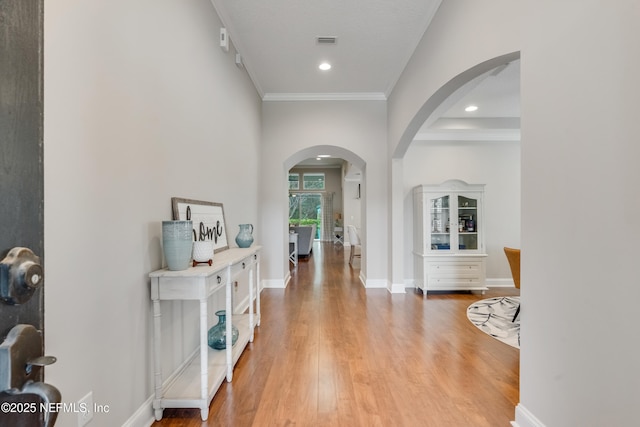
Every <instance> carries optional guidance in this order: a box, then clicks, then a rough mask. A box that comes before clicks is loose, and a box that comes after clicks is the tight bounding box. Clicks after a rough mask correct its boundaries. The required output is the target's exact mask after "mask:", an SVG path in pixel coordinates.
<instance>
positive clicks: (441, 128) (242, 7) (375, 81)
mask: <svg viewBox="0 0 640 427" xmlns="http://www.w3.org/2000/svg"><path fill="white" fill-rule="evenodd" d="M441 1H442V0H350V1H345V0H321V1H318V0H317V1H304V0H268V1H265V0H211V2H212V4H213V5H214V7H215V8H216V10H217V12H218V14H219V15H220V18H221V20H222V22H223V25H224V26H225V28H226V30H227V32H228V35H229V39H230V40H231V44H232V46H233V49H231V50H230V51H229V54H234V55H235V53H239V54H240V56H241V58H242V66H244V67H245V69H246V71H247V72H248V74H249V76H250V77H251V79H252V81H253V82H254V84H255V86H256V88H257V90H258V92H259V93H260V95H261V96H262V98H263V99H264V100H265V101H269V100H296V99H300V100H303V99H380V100H384V99H386V98H387V96H388V95H389V94H390V93H391V91H392V90H393V87H394V85H395V83H396V82H397V80H398V78H399V77H400V74H401V73H402V71H403V70H404V67H405V66H406V64H407V62H408V61H409V58H410V57H411V55H412V54H413V52H414V50H415V48H416V46H417V44H418V42H419V41H420V39H421V38H422V37H423V35H424V32H425V30H426V29H427V27H428V25H429V23H430V22H431V19H432V18H433V16H434V15H435V13H436V12H437V9H438V7H439V5H440V3H441ZM317 37H336V40H337V42H336V43H335V44H334V45H326V44H318V43H317V41H316V39H317ZM323 61H328V62H330V63H331V64H332V69H331V70H329V71H320V70H319V69H318V65H319V64H320V63H321V62H323ZM519 80H520V67H519V61H518V62H515V63H512V64H510V65H509V66H507V67H506V68H504V69H498V70H495V72H490V73H487V74H486V75H484V76H481V77H479V78H478V79H476V80H474V81H473V82H470V83H469V84H467V85H466V86H465V87H463V88H461V89H460V90H459V91H458V92H456V93H455V94H453V95H452V96H451V97H450V99H449V100H448V101H447V102H445V103H444V104H443V105H442V106H441V108H440V109H439V111H437V112H436V114H434V116H433V117H431V118H430V119H429V120H428V122H427V123H426V124H425V126H423V128H422V129H421V130H420V131H419V132H418V135H417V136H416V140H418V141H431V140H443V139H444V140H447V139H457V140H460V139H461V140H483V139H491V140H519V128H520V120H519V117H520V86H519ZM470 103H473V104H476V105H478V107H479V108H478V110H477V111H476V112H475V113H467V112H465V111H464V107H466V106H467V105H468V104H470ZM316 162H317V161H316ZM315 164H319V163H315Z"/></svg>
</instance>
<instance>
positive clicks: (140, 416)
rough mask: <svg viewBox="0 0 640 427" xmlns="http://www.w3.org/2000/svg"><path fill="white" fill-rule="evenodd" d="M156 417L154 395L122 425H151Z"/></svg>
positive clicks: (128, 426)
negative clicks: (154, 413) (154, 414)
mask: <svg viewBox="0 0 640 427" xmlns="http://www.w3.org/2000/svg"><path fill="white" fill-rule="evenodd" d="M155 421H156V419H155V418H154V416H153V395H151V396H149V398H148V399H147V400H145V402H144V403H143V404H142V405H141V406H140V407H139V408H138V409H137V410H136V411H135V412H134V413H133V415H131V416H130V417H129V419H128V420H127V421H125V422H124V424H122V427H149V426H151V425H152V424H153V423H154V422H155Z"/></svg>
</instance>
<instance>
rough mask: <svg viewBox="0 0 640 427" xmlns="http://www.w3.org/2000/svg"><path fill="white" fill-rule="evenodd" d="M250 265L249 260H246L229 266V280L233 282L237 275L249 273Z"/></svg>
mask: <svg viewBox="0 0 640 427" xmlns="http://www.w3.org/2000/svg"><path fill="white" fill-rule="evenodd" d="M252 265H253V263H252V262H251V258H246V259H243V260H242V261H241V262H239V263H237V264H233V265H232V266H231V278H232V279H233V280H235V279H236V278H237V277H238V275H240V274H242V273H244V272H245V271H249V269H250V268H251V266H252Z"/></svg>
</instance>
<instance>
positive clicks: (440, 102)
mask: <svg viewBox="0 0 640 427" xmlns="http://www.w3.org/2000/svg"><path fill="white" fill-rule="evenodd" d="M519 59H520V52H512V53H509V54H505V55H501V56H499V57H496V58H492V59H490V60H487V61H484V62H482V63H479V64H477V65H476V66H473V67H471V68H469V69H467V70H465V71H463V72H461V73H459V74H458V75H456V76H454V77H453V78H451V79H450V80H449V81H448V82H447V83H445V84H444V85H443V86H441V87H440V88H439V89H438V90H436V91H435V92H434V93H433V94H432V95H431V96H430V97H429V98H428V99H427V100H425V102H424V104H423V105H422V106H421V107H420V108H419V109H418V111H417V112H416V114H415V115H414V117H413V118H412V120H411V121H410V123H409V124H408V126H407V127H406V129H405V130H404V132H403V133H402V136H401V139H400V141H399V143H398V144H397V145H396V148H395V150H394V152H393V155H392V161H391V186H392V190H391V194H392V200H391V203H392V209H391V211H392V214H391V222H390V227H391V235H392V247H393V251H392V254H391V257H392V262H391V265H392V271H391V276H392V282H393V283H394V284H396V283H405V281H406V280H407V279H408V278H412V277H413V274H412V272H410V271H405V270H406V269H407V267H406V266H405V264H406V257H407V256H410V254H411V249H410V248H411V241H410V240H409V239H407V238H406V232H405V227H406V226H405V218H406V217H407V214H406V207H405V198H404V195H405V192H406V186H407V184H406V182H405V170H404V161H403V160H404V157H405V155H406V153H407V150H408V148H409V146H410V145H411V143H412V142H413V141H414V139H415V137H416V134H417V133H418V132H419V130H420V129H421V128H423V126H424V125H425V123H426V124H429V123H433V122H435V120H436V119H438V117H439V116H440V114H441V113H442V112H443V110H445V109H446V108H448V107H450V106H451V104H452V103H454V102H455V101H457V100H458V99H457V98H458V97H460V96H462V94H463V93H464V88H465V87H470V86H472V85H473V83H474V81H476V80H477V79H478V78H480V77H482V76H485V75H488V74H490V73H491V72H493V71H494V70H497V69H499V68H500V67H503V66H505V65H506V64H509V63H511V62H514V61H517V60H519ZM397 291H401V290H400V289H399V288H398V289H397Z"/></svg>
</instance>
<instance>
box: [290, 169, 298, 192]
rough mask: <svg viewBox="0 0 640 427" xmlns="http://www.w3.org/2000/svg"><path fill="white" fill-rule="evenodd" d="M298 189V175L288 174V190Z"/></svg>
mask: <svg viewBox="0 0 640 427" xmlns="http://www.w3.org/2000/svg"><path fill="white" fill-rule="evenodd" d="M299 189H300V174H297V173H290V174H289V190H299Z"/></svg>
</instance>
